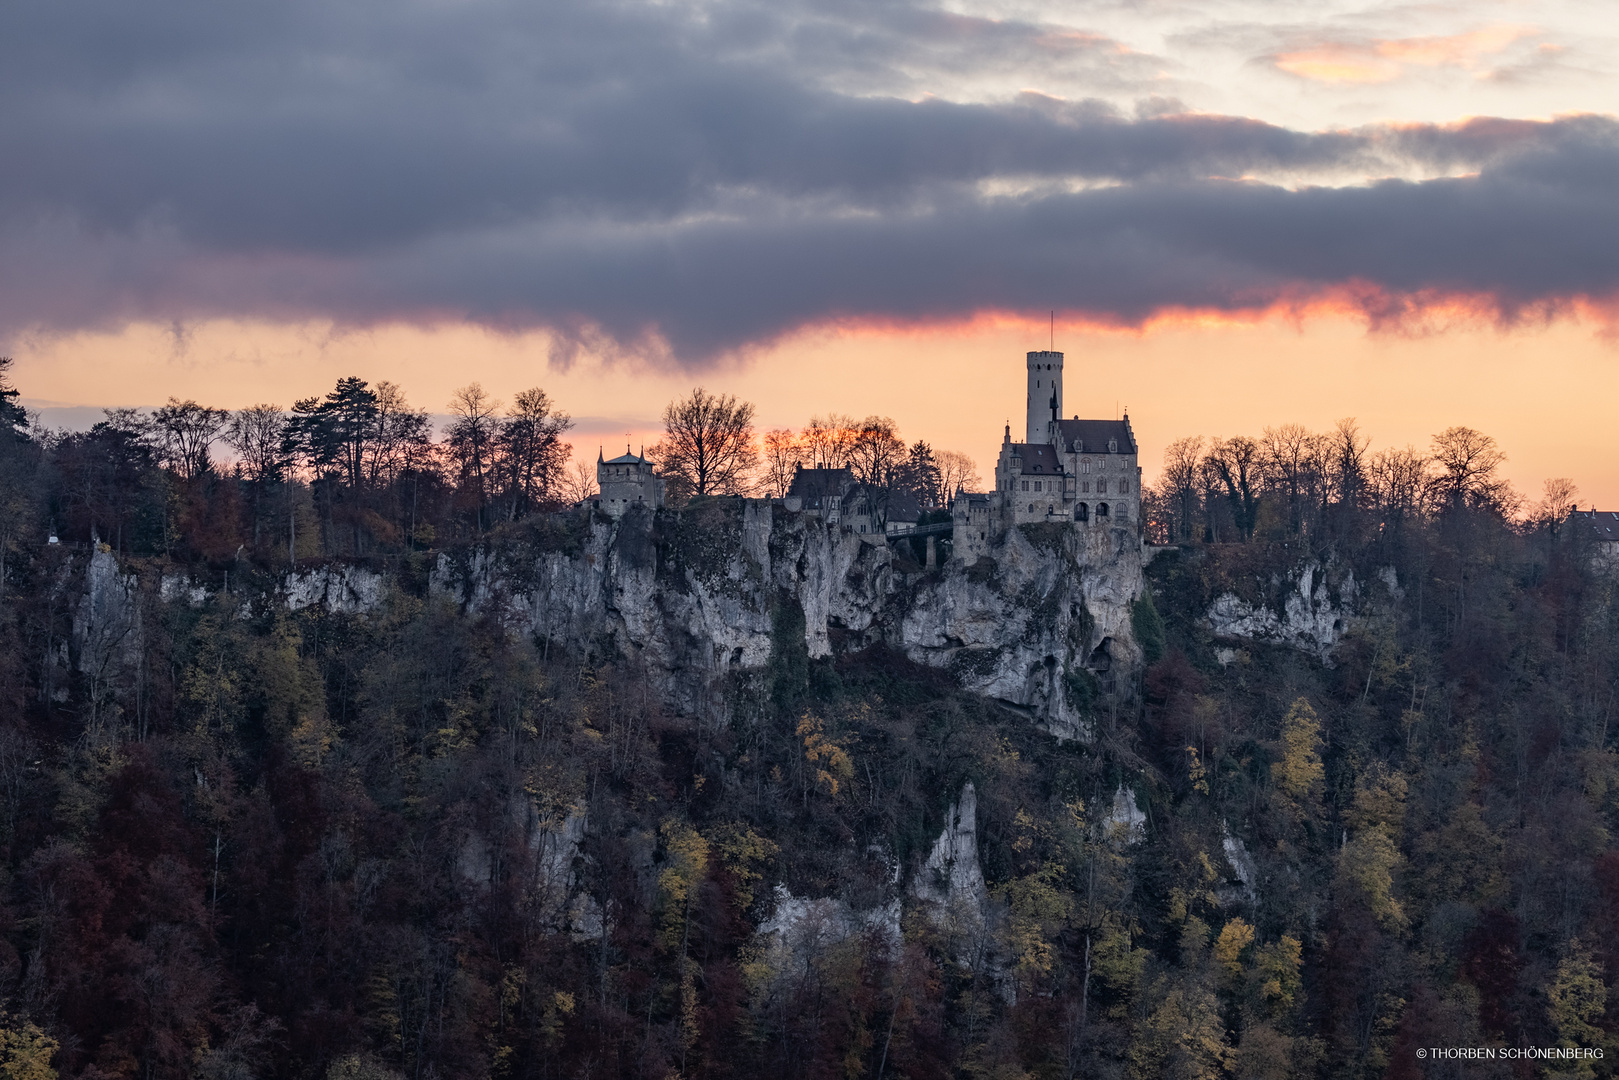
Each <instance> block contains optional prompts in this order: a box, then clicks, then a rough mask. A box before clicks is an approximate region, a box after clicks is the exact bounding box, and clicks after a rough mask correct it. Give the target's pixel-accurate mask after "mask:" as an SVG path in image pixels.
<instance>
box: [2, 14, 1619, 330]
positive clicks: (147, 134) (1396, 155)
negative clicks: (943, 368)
mask: <svg viewBox="0 0 1619 1080" xmlns="http://www.w3.org/2000/svg"><path fill="white" fill-rule="evenodd" d="M86 27H89V28H91V29H88V30H87V29H84V28H86ZM1009 61H1015V62H1026V63H1031V64H1033V63H1036V61H1039V62H1041V63H1065V64H1068V65H1070V66H1071V67H1074V68H1076V69H1078V68H1083V69H1084V70H1086V71H1090V72H1092V73H1093V75H1094V81H1095V83H1096V84H1097V85H1098V86H1099V87H1104V86H1105V87H1107V88H1109V92H1110V93H1112V94H1113V96H1114V97H1115V98H1118V97H1119V96H1120V95H1121V94H1122V95H1123V96H1124V97H1129V96H1131V95H1132V94H1134V95H1137V96H1140V97H1148V96H1149V95H1151V94H1153V93H1155V92H1156V91H1157V90H1159V89H1162V88H1163V85H1164V84H1163V80H1162V77H1161V72H1160V71H1159V70H1158V66H1157V65H1155V64H1154V63H1153V62H1151V59H1150V58H1143V57H1140V56H1138V55H1135V54H1129V53H1127V52H1125V51H1122V50H1120V49H1118V48H1117V47H1116V46H1115V45H1113V44H1112V43H1110V42H1107V41H1106V40H1104V39H1098V38H1096V37H1094V36H1086V35H1077V34H1071V33H1063V32H1061V28H1053V27H1049V26H1038V25H1033V24H1018V23H989V22H986V21H984V20H973V19H969V18H965V17H962V16H956V15H946V14H943V13H940V12H937V11H932V10H928V9H925V8H920V7H917V6H914V5H907V4H898V3H889V4H876V5H869V4H867V5H859V6H856V5H853V4H847V5H845V4H838V3H821V4H812V3H806V4H801V5H799V6H797V7H794V6H791V5H765V4H759V5H755V4H748V3H740V2H729V3H727V2H720V3H711V4H706V5H699V6H688V7H680V6H676V5H669V4H660V5H634V4H622V5H613V4H570V3H563V2H559V3H549V4H545V5H533V4H529V5H516V4H510V5H508V4H501V3H478V2H471V3H462V4H443V3H432V4H416V5H404V6H400V5H392V6H386V5H376V6H371V5H368V4H363V3H356V4H346V5H331V4H326V5H313V4H310V5H299V4H296V3H294V4H287V5H249V4H211V5H210V4H201V3H189V2H187V3H180V2H176V0H157V2H156V3H154V4H153V5H149V6H145V7H139V8H136V7H130V6H128V5H127V4H112V3H109V4H105V5H98V4H94V3H92V4H85V5H77V6H75V7H74V8H73V9H72V10H71V11H69V10H68V9H67V8H66V6H63V5H49V4H42V3H30V4H23V5H18V6H13V7H11V8H10V9H8V12H7V13H6V14H4V15H0V139H3V140H4V145H5V146H6V147H7V148H8V150H9V153H8V155H7V158H8V167H7V168H6V169H5V170H3V171H0V243H3V244H4V246H5V248H6V250H7V251H8V253H9V256H10V257H9V258H7V259H6V260H5V261H4V266H3V267H0V290H3V295H0V327H3V328H4V329H6V330H8V331H11V332H16V331H18V330H20V329H23V328H25V327H30V326H33V327H42V328H45V329H70V328H76V327H82V326H90V325H107V324H116V323H118V322H119V321H122V320H127V319H132V318H155V319H163V320H168V319H194V318H199V317H207V316H212V315H247V316H267V317H271V318H303V317H317V318H318V317H331V318H336V319H339V320H342V321H359V322H370V321H377V320H391V319H407V320H431V319H435V318H473V319H477V320H481V321H485V322H489V323H492V324H497V325H502V326H511V327H534V326H548V327H552V328H555V329H558V330H559V331H561V332H562V333H563V334H564V336H569V335H571V336H572V337H573V339H574V340H584V339H588V338H589V337H590V336H591V335H592V334H593V333H596V332H597V331H600V332H601V333H604V334H606V335H607V336H608V337H609V338H611V339H615V340H616V341H618V342H620V343H627V344H631V345H634V344H636V343H640V344H641V345H642V346H648V343H650V346H649V347H652V348H658V347H661V344H660V343H666V344H667V345H668V347H669V349H670V350H672V354H673V356H674V357H676V358H677V359H679V360H681V361H685V362H700V361H702V360H704V359H706V358H709V357H711V356H713V355H715V354H717V353H722V352H725V351H728V350H731V349H735V348H739V347H745V346H747V345H749V344H752V343H757V342H761V341H766V340H769V339H770V338H772V337H774V336H776V335H778V334H780V333H782V332H784V331H788V330H791V329H793V328H795V327H798V326H801V325H804V324H807V323H813V322H816V321H819V320H822V319H826V318H829V317H899V318H929V317H939V316H958V315H962V314H965V313H967V312H970V311H972V310H975V309H981V308H986V307H999V308H1020V309H1030V310H1033V309H1042V308H1045V307H1050V306H1057V307H1062V308H1065V309H1076V310H1087V311H1091V312H1096V313H1099V314H1104V315H1108V316H1112V317H1116V318H1120V319H1126V320H1128V319H1138V318H1141V317H1144V316H1146V315H1150V314H1151V313H1152V312H1154V311H1156V310H1160V309H1162V308H1163V307H1166V306H1197V307H1202V306H1209V307H1217V308H1231V307H1240V306H1250V305H1255V304H1264V303H1267V302H1269V301H1271V300H1274V299H1277V298H1279V297H1286V296H1293V295H1300V294H1301V293H1302V294H1308V292H1309V291H1310V290H1312V289H1319V288H1325V287H1332V286H1337V285H1341V284H1343V283H1345V282H1350V281H1357V282H1365V283H1368V284H1370V285H1372V286H1375V287H1380V288H1382V289H1384V290H1386V291H1388V292H1390V293H1394V294H1402V293H1415V292H1422V291H1424V290H1441V291H1452V290H1459V291H1466V292H1473V293H1488V294H1491V295H1494V296H1496V297H1498V298H1499V300H1500V302H1501V303H1502V304H1503V305H1504V306H1505V307H1508V308H1511V307H1513V306H1517V305H1523V304H1535V303H1541V302H1545V301H1556V300H1560V299H1566V298H1568V297H1571V296H1605V295H1607V294H1610V293H1612V292H1613V291H1614V290H1615V288H1616V287H1619V254H1616V252H1619V246H1616V245H1615V243H1614V241H1615V240H1616V239H1619V237H1616V236H1615V232H1616V230H1619V210H1616V208H1615V205H1614V200H1613V198H1612V196H1611V192H1613V191H1614V190H1616V189H1619V185H1616V181H1619V125H1616V124H1615V123H1614V122H1612V121H1610V120H1607V119H1602V118H1591V117H1586V118H1573V119H1566V120H1559V121H1555V122H1550V123H1534V122H1520V121H1504V120H1503V121H1495V120H1478V121H1473V122H1471V123H1469V124H1467V125H1463V126H1460V127H1447V128H1438V127H1432V126H1413V127H1403V128H1378V129H1365V130H1357V131H1349V132H1327V133H1310V132H1296V131H1289V130H1286V129H1283V128H1279V127H1276V126H1272V125H1269V124H1264V123H1260V122H1258V121H1253V120H1247V119H1243V118H1236V117H1222V116H1207V115H1156V116H1155V115H1151V112H1152V110H1147V112H1146V113H1144V114H1142V115H1140V116H1138V117H1136V118H1131V117H1129V116H1126V115H1125V114H1123V113H1121V112H1119V111H1118V110H1117V109H1116V108H1115V107H1114V106H1112V105H1109V104H1105V103H1103V102H1102V101H1100V100H1087V101H1079V102H1064V101H1058V100H1056V99H1053V98H1049V97H1043V96H1040V95H1037V94H1025V95H1021V96H1019V97H1017V98H1015V99H1013V100H1010V101H1001V102H995V103H989V104H985V103H970V102H952V101H946V100H940V99H931V98H930V99H923V100H920V101H910V100H906V99H904V98H901V97H896V96H892V94H885V93H882V92H881V91H882V90H883V89H885V88H893V87H895V86H898V85H900V84H902V83H906V82H907V81H909V82H912V83H914V82H915V80H916V78H917V76H916V73H917V72H918V71H924V72H925V71H926V70H928V69H929V66H930V65H932V66H933V67H935V68H937V67H940V66H954V67H956V68H959V69H966V70H970V69H971V68H972V66H973V65H975V64H977V65H992V64H996V63H1004V62H1009ZM850 87H855V88H858V89H860V90H862V91H865V92H862V93H851V92H847V91H848V88H850ZM1099 92H1101V91H1099ZM1412 169H1419V170H1451V171H1458V170H1477V175H1475V176H1472V177H1468V178H1464V179H1440V180H1430V181H1426V182H1422V183H1411V182H1383V183H1375V184H1370V185H1363V186H1339V187H1323V186H1316V187H1303V188H1298V189H1294V188H1290V187H1283V186H1278V185H1276V184H1265V183H1258V182H1246V183H1236V182H1232V181H1230V180H1226V179H1218V178H1222V177H1225V178H1231V177H1242V176H1254V175H1259V176H1266V177H1272V178H1277V177H1290V178H1295V179H1296V178H1300V177H1305V178H1309V177H1314V178H1317V179H1320V178H1323V177H1325V178H1331V177H1339V178H1342V177H1361V176H1368V175H1371V176H1375V175H1390V174H1398V173H1402V172H1409V171H1411V170H1412Z"/></svg>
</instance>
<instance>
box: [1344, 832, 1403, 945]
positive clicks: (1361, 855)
mask: <svg viewBox="0 0 1619 1080" xmlns="http://www.w3.org/2000/svg"><path fill="white" fill-rule="evenodd" d="M1402 861H1403V860H1402V859H1401V856H1400V851H1399V849H1398V848H1396V847H1395V846H1394V841H1393V840H1392V839H1390V838H1389V835H1388V834H1387V833H1385V832H1384V831H1383V830H1381V829H1371V830H1368V831H1367V832H1364V833H1361V834H1360V835H1359V836H1357V837H1355V838H1354V839H1352V840H1350V841H1349V842H1348V843H1346V844H1345V845H1344V847H1343V850H1342V851H1340V852H1339V853H1338V874H1339V877H1340V878H1341V879H1343V880H1344V881H1347V882H1349V883H1351V884H1353V885H1354V886H1355V887H1356V888H1357V889H1359V891H1360V894H1361V897H1362V898H1363V899H1364V900H1365V901H1366V906H1367V907H1368V908H1370V909H1371V912H1372V914H1373V915H1375V916H1376V917H1377V921H1378V922H1380V923H1382V924H1383V925H1384V926H1387V927H1390V928H1395V929H1398V928H1401V927H1403V926H1404V925H1405V911H1404V909H1403V908H1402V907H1401V906H1400V902H1399V901H1398V900H1396V899H1395V898H1394V871H1395V870H1396V869H1397V868H1398V867H1399V865H1400V863H1401V862H1402Z"/></svg>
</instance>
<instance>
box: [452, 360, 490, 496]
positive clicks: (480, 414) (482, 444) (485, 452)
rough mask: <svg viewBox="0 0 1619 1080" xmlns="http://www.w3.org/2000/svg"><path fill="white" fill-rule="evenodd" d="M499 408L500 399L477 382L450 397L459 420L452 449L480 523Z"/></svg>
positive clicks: (455, 426) (456, 421)
mask: <svg viewBox="0 0 1619 1080" xmlns="http://www.w3.org/2000/svg"><path fill="white" fill-rule="evenodd" d="M499 408H500V402H498V401H496V400H495V399H494V398H492V397H490V396H489V395H488V394H487V393H485V392H484V388H483V387H482V386H480V385H478V384H477V383H468V384H467V385H466V386H463V387H461V389H459V390H457V391H456V392H455V395H454V396H453V397H451V398H450V412H452V413H454V414H455V420H454V421H453V422H452V423H451V424H450V430H449V440H448V442H449V450H450V454H451V455H452V456H453V457H454V459H455V462H456V465H457V466H458V467H459V469H460V473H461V486H462V490H463V491H464V492H465V493H466V494H467V495H468V496H470V498H471V500H472V502H473V504H474V508H475V512H476V514H477V516H478V519H479V521H480V522H481V521H482V518H483V509H484V506H485V504H486V503H487V501H488V474H489V472H490V471H491V465H492V464H493V462H492V460H491V459H492V457H493V454H494V449H495V445H494V444H495V434H496V431H497V430H498V428H499V421H498V420H497V419H496V417H495V410H497V409H499Z"/></svg>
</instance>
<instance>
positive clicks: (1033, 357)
mask: <svg viewBox="0 0 1619 1080" xmlns="http://www.w3.org/2000/svg"><path fill="white" fill-rule="evenodd" d="M1062 362H1063V354H1062V353H1060V352H1056V351H1054V350H1039V351H1036V352H1031V353H1029V354H1028V358H1027V361H1026V368H1027V378H1028V393H1027V397H1026V399H1025V410H1026V415H1025V421H1026V423H1025V428H1024V432H1023V434H1024V441H1022V442H1013V441H1012V425H1011V424H1007V425H1006V430H1005V433H1004V435H1003V437H1002V439H1001V450H1000V454H999V456H998V457H997V458H996V460H995V490H994V491H992V492H989V493H987V494H981V495H980V494H970V493H967V492H958V493H957V495H956V498H955V500H954V502H953V504H952V505H951V518H952V519H953V534H954V537H953V538H954V547H955V550H956V554H957V556H958V557H966V558H968V559H969V560H971V559H975V558H976V557H977V556H978V555H981V554H984V553H985V552H986V551H987V550H988V547H989V544H990V543H991V541H992V540H993V539H994V538H995V536H996V535H998V534H999V533H1002V532H1004V531H1005V530H1006V529H1008V528H1011V527H1012V526H1014V525H1027V524H1034V523H1039V522H1059V521H1063V522H1072V523H1073V525H1074V527H1075V528H1088V529H1100V528H1113V529H1132V530H1133V529H1135V528H1136V527H1137V526H1138V524H1139V522H1140V520H1141V468H1140V466H1139V465H1137V464H1136V460H1137V449H1136V440H1135V433H1134V432H1133V431H1132V430H1131V428H1130V417H1129V414H1128V413H1127V414H1125V416H1124V418H1123V419H1122V420H1081V419H1080V418H1079V417H1078V416H1077V415H1076V416H1074V417H1073V418H1072V419H1069V420H1064V419H1063V416H1062Z"/></svg>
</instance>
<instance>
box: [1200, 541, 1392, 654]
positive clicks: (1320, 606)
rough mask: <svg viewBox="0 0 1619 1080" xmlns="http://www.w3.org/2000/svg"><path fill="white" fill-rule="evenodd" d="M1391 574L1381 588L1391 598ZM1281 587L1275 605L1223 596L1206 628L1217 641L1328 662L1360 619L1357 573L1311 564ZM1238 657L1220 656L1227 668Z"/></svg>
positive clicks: (1211, 611)
mask: <svg viewBox="0 0 1619 1080" xmlns="http://www.w3.org/2000/svg"><path fill="white" fill-rule="evenodd" d="M1391 577H1392V574H1389V575H1384V577H1383V584H1384V585H1385V587H1386V588H1388V589H1389V590H1390V591H1391V592H1393V591H1395V590H1397V588H1398V586H1397V585H1392V584H1390V579H1391ZM1276 584H1279V585H1280V586H1281V589H1280V600H1279V602H1278V603H1276V604H1265V603H1250V602H1249V601H1246V600H1243V599H1242V598H1240V597H1238V596H1237V595H1236V594H1235V593H1231V592H1227V593H1222V594H1221V595H1220V596H1218V597H1216V598H1215V600H1214V603H1213V604H1211V605H1210V606H1209V610H1208V613H1207V615H1206V616H1205V619H1204V621H1205V623H1206V625H1207V626H1208V629H1209V631H1210V632H1211V633H1212V634H1213V635H1214V636H1215V637H1217V638H1225V639H1228V640H1229V639H1236V640H1243V641H1257V642H1264V643H1267V644H1273V645H1286V646H1289V647H1291V648H1295V649H1300V650H1302V651H1304V652H1307V653H1310V654H1311V655H1313V656H1315V657H1316V658H1317V659H1318V660H1321V661H1322V662H1323V663H1330V662H1331V653H1332V650H1333V648H1334V647H1335V646H1336V645H1337V644H1338V642H1339V641H1341V640H1342V639H1343V637H1344V635H1345V634H1346V633H1347V632H1348V631H1349V629H1350V627H1351V626H1352V625H1353V624H1354V622H1355V620H1356V619H1357V618H1358V617H1359V615H1360V612H1359V610H1358V609H1359V605H1360V604H1361V602H1362V601H1363V600H1364V596H1363V592H1364V590H1363V589H1362V587H1361V586H1360V585H1359V584H1358V583H1357V582H1356V581H1355V573H1354V571H1353V570H1350V569H1349V568H1347V567H1338V566H1336V565H1334V564H1333V563H1331V562H1330V561H1329V562H1326V563H1323V562H1319V561H1317V560H1314V559H1311V560H1308V561H1306V562H1304V563H1303V564H1301V565H1300V566H1299V567H1298V568H1297V569H1296V570H1295V571H1293V573H1292V574H1290V575H1289V576H1288V577H1287V578H1286V579H1284V580H1282V581H1280V582H1278V583H1276ZM1235 656H1236V653H1235V652H1234V651H1233V652H1231V655H1230V656H1229V657H1228V656H1224V655H1222V656H1220V657H1219V659H1220V661H1221V663H1222V664H1227V663H1230V662H1231V660H1232V659H1233V658H1235Z"/></svg>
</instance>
